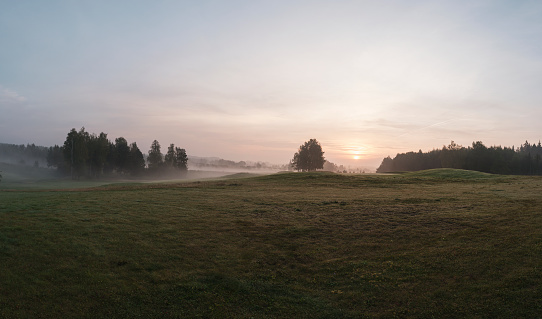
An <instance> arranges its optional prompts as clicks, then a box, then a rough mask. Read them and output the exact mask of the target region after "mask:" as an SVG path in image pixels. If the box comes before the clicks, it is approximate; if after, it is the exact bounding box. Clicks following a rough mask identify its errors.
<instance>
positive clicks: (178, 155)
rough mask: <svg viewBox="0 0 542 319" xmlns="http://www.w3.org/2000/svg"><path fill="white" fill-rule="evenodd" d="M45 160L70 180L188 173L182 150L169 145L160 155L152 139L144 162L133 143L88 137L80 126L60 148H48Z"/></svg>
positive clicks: (122, 139)
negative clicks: (70, 178) (110, 176)
mask: <svg viewBox="0 0 542 319" xmlns="http://www.w3.org/2000/svg"><path fill="white" fill-rule="evenodd" d="M46 158H47V166H49V167H54V168H56V169H57V170H58V171H59V172H60V173H61V174H63V175H67V176H71V177H72V178H74V179H79V178H80V177H100V176H103V175H112V174H116V175H130V176H144V175H170V174H179V175H182V174H184V173H185V172H186V171H187V170H188V166H187V165H188V157H187V155H186V151H185V149H183V148H179V147H175V145H174V144H170V146H169V147H168V149H167V153H166V154H165V156H164V155H163V154H162V153H161V146H160V143H159V142H158V141H157V140H154V141H153V142H152V144H151V147H150V150H149V151H148V156H147V160H145V156H144V155H143V153H142V152H141V150H140V149H139V147H138V146H137V143H135V142H133V143H128V141H127V140H126V139H125V138H124V137H118V138H116V139H115V140H114V142H113V141H110V140H109V139H108V138H107V134H106V133H103V132H102V133H100V134H99V135H96V134H94V133H92V134H91V133H89V132H87V131H85V128H84V127H83V128H81V129H80V130H79V131H77V130H75V129H74V128H73V129H71V131H70V132H69V133H68V135H67V136H66V140H65V141H64V144H63V145H62V146H59V145H55V146H51V147H49V149H48V150H47V156H46ZM147 163H148V165H146V164H147Z"/></svg>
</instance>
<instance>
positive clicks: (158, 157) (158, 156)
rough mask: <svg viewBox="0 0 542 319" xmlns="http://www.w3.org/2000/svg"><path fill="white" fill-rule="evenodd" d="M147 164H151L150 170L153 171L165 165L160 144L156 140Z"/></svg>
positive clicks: (152, 145)
mask: <svg viewBox="0 0 542 319" xmlns="http://www.w3.org/2000/svg"><path fill="white" fill-rule="evenodd" d="M147 162H149V168H151V169H154V168H158V167H160V166H161V165H162V163H163V159H162V153H161V152H160V143H158V141H157V140H154V141H153V142H152V144H151V149H150V150H149V157H148V158H147Z"/></svg>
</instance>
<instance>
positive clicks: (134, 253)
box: [0, 170, 542, 318]
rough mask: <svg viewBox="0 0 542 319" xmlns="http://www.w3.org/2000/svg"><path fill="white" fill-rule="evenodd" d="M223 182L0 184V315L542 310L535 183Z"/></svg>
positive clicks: (472, 179) (387, 178)
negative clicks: (63, 186) (76, 186)
mask: <svg viewBox="0 0 542 319" xmlns="http://www.w3.org/2000/svg"><path fill="white" fill-rule="evenodd" d="M234 177H243V178H230V179H224V180H214V181H198V182H189V183H186V182H184V183H152V184H148V183H147V184H112V185H105V186H101V187H97V188H87V189H80V190H71V189H69V190H43V189H39V188H38V189H33V190H11V191H0V317H5V318H36V317H41V318H58V317H62V318H66V317H72V318H134V317H142V318H179V317H186V318H194V317H195V318H198V317H201V318H224V317H226V318H251V317H254V318H360V317H361V318H363V317H367V318H390V317H414V318H427V317H435V318H458V317H466V318H511V317H515V318H536V317H539V316H540V313H542V291H541V290H542V272H541V269H540V267H541V266H542V210H541V209H540V207H542V192H541V190H542V179H541V178H538V177H516V176H508V177H503V176H493V177H491V178H487V176H485V175H472V174H470V173H469V172H464V171H449V170H446V171H428V172H419V173H416V174H414V173H412V174H402V175H336V174H330V173H281V174H275V175H268V176H259V177H249V176H245V175H243V176H234ZM1 183H2V182H0V184H1Z"/></svg>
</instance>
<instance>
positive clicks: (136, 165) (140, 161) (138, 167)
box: [128, 142, 145, 175]
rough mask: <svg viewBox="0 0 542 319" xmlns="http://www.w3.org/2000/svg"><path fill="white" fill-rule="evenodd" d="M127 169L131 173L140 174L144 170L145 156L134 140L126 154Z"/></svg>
mask: <svg viewBox="0 0 542 319" xmlns="http://www.w3.org/2000/svg"><path fill="white" fill-rule="evenodd" d="M128 170H129V171H130V173H131V174H132V175H140V174H141V173H143V171H144V170H145V158H144V157H143V153H141V151H140V150H139V147H137V144H136V143H135V142H134V143H132V144H131V145H130V154H129V155H128Z"/></svg>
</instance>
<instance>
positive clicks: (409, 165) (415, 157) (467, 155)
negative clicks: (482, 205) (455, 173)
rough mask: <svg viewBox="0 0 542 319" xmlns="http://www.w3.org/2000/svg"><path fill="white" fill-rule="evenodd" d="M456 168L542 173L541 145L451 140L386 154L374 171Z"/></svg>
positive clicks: (488, 171)
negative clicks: (434, 146)
mask: <svg viewBox="0 0 542 319" xmlns="http://www.w3.org/2000/svg"><path fill="white" fill-rule="evenodd" d="M432 168H459V169H466V170H474V171H480V172H485V173H492V174H514V175H542V144H541V143H540V141H539V142H538V144H530V143H529V142H528V141H525V143H524V144H523V145H521V146H520V147H517V148H516V147H514V146H512V147H501V146H491V147H487V146H485V145H484V144H483V143H482V142H480V141H477V142H473V143H472V146H468V147H464V146H461V145H458V144H456V143H455V142H454V141H452V142H451V143H450V145H448V146H443V147H442V149H435V150H432V151H430V152H427V153H424V152H422V151H421V150H420V151H418V152H408V153H402V154H397V155H396V156H395V158H393V159H392V158H391V157H389V156H388V157H386V158H384V159H383V160H382V164H380V167H379V168H378V169H377V173H386V172H399V171H419V170H424V169H432Z"/></svg>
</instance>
